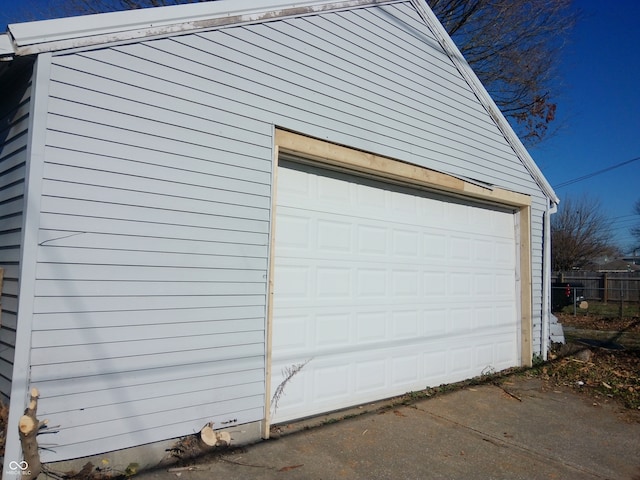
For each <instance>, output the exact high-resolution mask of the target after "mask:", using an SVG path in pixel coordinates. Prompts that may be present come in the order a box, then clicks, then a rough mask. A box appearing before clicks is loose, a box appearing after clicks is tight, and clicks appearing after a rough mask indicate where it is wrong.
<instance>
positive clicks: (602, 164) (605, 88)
mask: <svg viewBox="0 0 640 480" xmlns="http://www.w3.org/2000/svg"><path fill="white" fill-rule="evenodd" d="M575 3H576V5H577V6H578V7H579V8H580V9H581V10H582V18H581V20H580V22H579V23H578V25H577V26H576V28H575V30H574V32H573V35H572V38H571V43H570V44H569V45H568V46H567V47H566V48H565V50H564V54H563V61H562V64H561V66H560V77H561V78H560V81H561V82H562V92H561V96H560V97H559V98H558V114H559V115H558V116H559V119H558V122H557V123H558V132H557V133H556V135H555V136H553V137H552V138H550V139H548V140H546V141H545V142H543V144H542V145H540V146H538V147H536V148H532V149H530V153H531V155H532V156H533V158H534V159H535V160H536V163H537V164H538V166H539V167H540V169H541V170H542V172H543V173H544V174H545V176H546V177H547V180H549V183H551V185H552V186H555V185H558V184H560V183H563V182H565V181H568V180H572V179H574V178H578V177H581V176H583V175H586V174H589V173H591V172H596V171H599V170H603V169H605V168H607V167H610V166H613V165H616V164H619V163H622V162H625V161H627V160H631V159H633V158H637V157H640V29H639V28H638V19H639V18H640V2H637V1H635V0H617V1H615V2H602V1H596V0H576V1H575ZM556 193H557V194H558V196H559V197H560V200H561V201H562V198H563V197H567V196H571V197H572V198H578V197H579V196H581V195H583V194H585V195H589V196H591V197H595V198H597V199H598V200H599V201H600V203H601V207H602V210H603V212H604V213H606V214H607V215H609V216H610V218H611V219H612V220H613V222H614V223H613V233H614V234H615V237H616V239H617V240H618V243H619V244H620V246H621V247H622V248H624V250H625V251H627V252H630V251H631V249H632V246H636V247H637V246H640V241H637V242H633V237H632V236H631V234H630V233H629V227H630V226H631V225H633V224H634V223H635V224H636V225H637V224H640V216H639V215H633V204H634V203H635V202H636V201H637V200H640V160H638V161H635V162H632V163H630V164H628V165H625V166H623V167H620V168H617V169H614V170H611V171H609V172H607V173H603V174H601V175H596V176H594V177H593V178H590V179H588V180H585V181H582V182H577V183H575V184H573V185H570V186H567V187H564V188H557V189H556Z"/></svg>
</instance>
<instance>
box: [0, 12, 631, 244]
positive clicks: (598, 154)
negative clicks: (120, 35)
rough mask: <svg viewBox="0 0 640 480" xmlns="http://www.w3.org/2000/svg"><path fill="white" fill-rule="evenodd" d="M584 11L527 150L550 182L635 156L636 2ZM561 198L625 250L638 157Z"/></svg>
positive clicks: (10, 15)
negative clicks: (606, 220) (545, 119)
mask: <svg viewBox="0 0 640 480" xmlns="http://www.w3.org/2000/svg"><path fill="white" fill-rule="evenodd" d="M574 1H575V5H576V7H577V8H579V9H580V10H581V11H582V17H581V19H580V21H579V23H578V25H577V26H576V28H575V29H574V31H573V34H572V37H571V40H570V43H569V44H568V45H567V47H566V48H565V50H564V52H563V59H562V62H561V65H560V72H559V73H560V78H559V83H560V87H561V91H560V96H559V97H558V98H557V103H558V112H557V113H558V114H557V121H556V122H555V124H556V125H555V126H556V127H557V132H556V133H555V135H554V136H552V137H551V138H549V139H547V140H545V141H544V142H543V143H542V144H540V145H538V146H536V147H534V148H531V149H530V153H531V155H532V156H533V158H534V159H535V161H536V163H537V164H538V166H539V167H540V169H541V170H542V172H543V173H544V174H545V176H546V177H547V180H548V181H549V183H551V185H552V186H556V185H558V184H560V183H563V182H566V181H568V180H572V179H575V178H578V177H581V176H583V175H587V174H590V173H592V172H597V171H599V170H602V169H605V168H608V167H610V166H614V165H617V164H619V163H622V162H625V161H628V160H631V159H633V158H636V157H640V28H638V24H637V22H638V19H639V18H640V2H638V1H637V0H616V1H615V2H602V1H597V0H574ZM61 3H63V1H62V0H0V31H2V32H4V31H6V24H7V23H16V22H21V21H27V20H32V19H34V18H33V16H34V15H35V16H36V18H37V17H41V16H42V15H43V14H44V12H46V11H47V10H50V8H51V7H54V6H55V5H60V4H61ZM556 193H557V194H558V196H559V197H560V199H561V201H562V199H563V198H566V197H568V196H570V197H572V198H578V197H580V196H581V195H587V196H589V197H590V198H594V199H597V200H598V201H599V202H600V205H601V209H602V212H603V213H604V214H606V215H608V216H609V217H610V218H611V219H612V221H613V222H614V223H613V233H614V235H615V239H616V240H617V243H618V244H619V246H620V247H622V248H623V249H624V250H625V251H627V252H630V251H631V250H632V248H633V247H634V246H635V247H637V246H640V241H637V242H634V241H633V238H632V236H631V234H630V233H629V227H630V226H631V225H633V224H634V223H635V224H640V216H638V215H634V214H633V205H634V203H635V202H636V201H637V200H640V160H639V161H635V162H632V163H629V164H628V165H625V166H623V167H620V168H616V169H613V170H611V171H609V172H607V173H603V174H600V175H596V176H594V177H592V178H590V179H588V180H585V181H581V182H577V183H574V184H572V185H570V186H567V187H563V188H557V189H556Z"/></svg>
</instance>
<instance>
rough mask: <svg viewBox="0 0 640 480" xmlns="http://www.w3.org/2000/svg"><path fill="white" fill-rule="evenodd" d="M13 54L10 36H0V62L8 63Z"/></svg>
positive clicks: (6, 34) (5, 34) (4, 34)
mask: <svg viewBox="0 0 640 480" xmlns="http://www.w3.org/2000/svg"><path fill="white" fill-rule="evenodd" d="M15 54H16V52H15V50H14V48H13V42H12V41H11V35H9V34H8V33H3V34H0V62H7V61H10V60H11V59H12V58H13V56H14V55H15Z"/></svg>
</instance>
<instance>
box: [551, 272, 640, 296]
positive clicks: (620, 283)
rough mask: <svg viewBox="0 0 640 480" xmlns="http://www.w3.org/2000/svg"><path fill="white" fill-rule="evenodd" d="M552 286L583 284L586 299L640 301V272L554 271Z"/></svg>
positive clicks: (583, 293)
mask: <svg viewBox="0 0 640 480" xmlns="http://www.w3.org/2000/svg"><path fill="white" fill-rule="evenodd" d="M551 283H552V288H561V286H563V285H566V284H567V283H569V284H581V285H583V288H582V295H583V296H584V297H585V300H592V301H600V302H603V303H608V302H620V301H622V302H632V303H636V302H640V272H583V271H571V272H553V273H552V274H551Z"/></svg>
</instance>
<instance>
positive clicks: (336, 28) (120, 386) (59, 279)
mask: <svg viewBox="0 0 640 480" xmlns="http://www.w3.org/2000/svg"><path fill="white" fill-rule="evenodd" d="M49 87H50V89H49V94H50V98H49V103H48V111H49V114H48V118H47V135H46V150H45V164H44V178H43V183H42V202H41V205H42V206H41V223H40V231H39V239H38V241H39V247H38V253H37V272H36V283H35V299H34V318H33V338H32V342H33V345H32V347H33V348H32V365H31V379H30V380H31V384H32V385H34V386H37V387H38V388H39V389H40V391H41V394H42V399H41V404H40V407H39V408H40V410H39V415H40V416H41V417H42V418H48V419H49V420H50V422H51V423H52V424H56V425H57V424H60V425H61V427H60V433H59V434H58V435H56V438H55V441H56V443H57V446H56V448H55V451H43V452H42V456H43V460H44V461H46V462H49V461H54V460H61V459H66V458H71V457H77V456H83V455H89V454H93V453H99V452H104V451H106V450H113V449H119V448H124V447H127V446H132V445H139V444H142V443H147V442H152V441H157V440H163V439H167V438H172V437H177V436H180V435H186V434H189V433H192V432H194V431H197V430H198V429H200V428H201V427H202V426H203V425H204V423H206V422H209V421H214V422H215V423H216V425H220V424H221V423H222V422H227V421H230V420H233V421H234V423H238V424H241V423H247V422H253V421H259V420H261V419H262V418H264V404H265V398H264V392H265V385H264V375H265V373H264V368H265V335H266V334H265V315H266V301H267V300H266V288H267V285H266V280H267V270H268V251H269V248H268V247H269V241H270V240H269V231H270V218H271V211H270V206H271V193H272V184H271V172H272V169H273V165H272V161H273V128H274V126H278V127H282V128H284V129H290V130H294V131H298V132H302V133H304V134H307V135H310V136H314V137H317V138H321V139H323V140H327V141H330V142H335V143H338V144H343V145H348V146H349V147H352V148H355V149H362V150H365V151H370V152H374V153H376V154H379V155H385V156H389V157H391V158H395V159H397V160H400V161H404V162H409V163H413V164H417V165H420V166H424V167H427V168H431V169H434V170H437V171H441V172H445V173H449V174H452V175H458V176H462V177H467V178H473V179H476V180H478V181H481V182H487V183H490V184H496V185H497V186H499V187H501V188H504V189H507V190H513V191H517V192H520V193H524V194H528V195H531V196H532V197H533V211H532V212H533V218H532V233H533V240H534V269H533V271H534V285H535V287H534V288H536V289H539V288H540V283H541V282H540V276H541V267H540V268H537V267H536V266H540V265H541V253H540V252H541V248H540V242H541V239H542V235H541V225H542V211H543V209H544V197H543V195H542V194H541V192H540V188H539V187H538V186H537V185H536V184H535V182H534V181H533V180H532V178H531V176H530V174H529V173H528V172H527V170H526V168H525V167H524V166H523V165H522V163H521V162H520V160H519V159H518V158H517V156H516V155H515V154H514V152H513V150H512V149H511V147H510V146H509V145H508V143H507V142H506V141H505V139H504V137H503V136H502V134H501V133H500V131H499V130H498V128H497V127H496V126H495V125H494V123H493V121H492V120H491V117H490V115H489V114H488V113H487V112H486V111H485V110H484V108H483V107H482V106H481V105H480V104H479V102H478V100H477V98H476V96H475V95H474V93H473V91H472V89H471V88H470V87H468V86H467V85H466V84H465V82H464V81H463V80H462V79H461V77H460V75H459V73H458V71H457V70H456V68H455V66H454V65H453V63H452V62H451V61H450V60H449V59H448V58H447V57H446V55H445V54H444V52H443V50H442V48H441V47H440V45H439V44H438V43H437V41H436V40H435V38H434V37H433V35H431V33H430V32H429V31H428V29H427V28H426V27H425V26H424V25H423V24H422V22H421V20H420V18H419V15H418V14H417V12H416V11H415V10H414V8H413V7H412V5H411V4H410V3H409V2H406V3H398V4H394V5H388V6H378V7H370V8H360V9H355V10H352V11H343V12H337V13H323V14H321V15H314V16H307V17H300V18H289V19H286V20H276V21H270V22H265V23H262V24H255V25H244V26H237V27H229V28H223V29H220V30H217V31H211V32H205V33H200V34H188V35H183V36H176V37H174V38H165V39H157V40H147V41H140V42H137V43H132V44H129V45H119V46H112V47H102V48H98V49H94V50H87V51H84V52H75V53H69V54H64V53H60V54H54V57H53V63H52V67H51V82H50V85H49ZM533 293H534V299H535V302H536V303H535V304H534V328H537V329H538V330H539V323H540V309H541V305H540V298H541V295H540V292H539V291H534V292H533ZM537 348H539V339H536V340H535V343H534V351H535V350H536V349H537ZM168 419H169V420H168ZM97 422H99V426H97V425H96V423H97Z"/></svg>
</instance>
